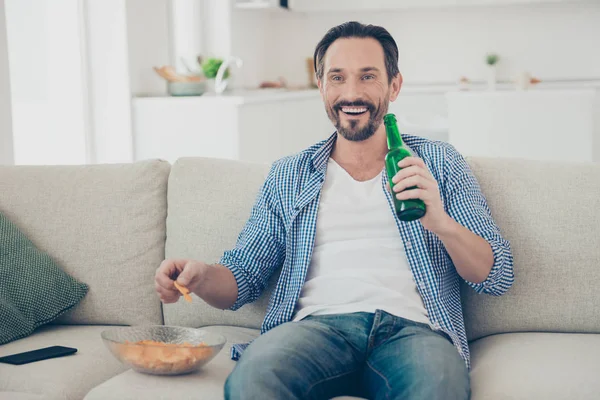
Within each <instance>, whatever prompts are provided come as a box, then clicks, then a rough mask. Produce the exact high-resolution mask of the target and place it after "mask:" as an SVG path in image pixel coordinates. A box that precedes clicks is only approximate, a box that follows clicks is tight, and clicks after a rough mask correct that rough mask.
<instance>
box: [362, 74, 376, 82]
mask: <svg viewBox="0 0 600 400" xmlns="http://www.w3.org/2000/svg"><path fill="white" fill-rule="evenodd" d="M363 79H364V80H366V81H368V80H371V79H375V75H365V76H363Z"/></svg>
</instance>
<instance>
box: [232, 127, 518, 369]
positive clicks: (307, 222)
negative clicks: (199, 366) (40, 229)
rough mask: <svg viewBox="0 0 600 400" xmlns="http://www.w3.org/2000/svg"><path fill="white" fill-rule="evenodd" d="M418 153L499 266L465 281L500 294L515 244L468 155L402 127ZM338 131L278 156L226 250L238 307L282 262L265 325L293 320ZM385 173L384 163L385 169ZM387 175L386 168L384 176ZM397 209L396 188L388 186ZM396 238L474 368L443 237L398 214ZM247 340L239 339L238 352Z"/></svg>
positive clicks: (447, 201) (435, 320)
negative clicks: (502, 227) (503, 230)
mask: <svg viewBox="0 0 600 400" xmlns="http://www.w3.org/2000/svg"><path fill="white" fill-rule="evenodd" d="M402 138H403V140H404V143H405V144H406V145H407V146H408V147H409V148H410V149H411V150H412V152H413V154H415V155H416V156H418V157H420V158H422V159H423V161H424V162H425V164H426V165H427V167H428V168H429V170H430V171H431V173H432V174H433V176H434V177H435V179H436V180H437V182H438V185H439V190H440V195H441V198H442V202H443V204H444V209H445V210H446V212H447V213H448V214H449V215H450V216H451V217H452V218H453V219H454V220H456V221H457V222H459V223H460V224H461V225H463V226H465V227H467V228H468V229H470V230H471V231H472V232H474V233H476V234H477V235H479V236H481V237H483V238H484V239H485V240H487V241H488V242H489V244H490V245H491V248H492V251H493V254H494V266H493V267H492V270H491V271H490V274H489V275H488V277H487V279H486V280H485V281H484V282H481V283H473V282H467V283H468V284H469V285H470V286H471V287H472V288H473V289H475V291H477V292H479V293H487V294H490V295H494V296H499V295H501V294H503V293H504V292H506V291H507V290H508V288H509V287H510V286H511V285H512V283H513V281H514V275H513V266H512V263H513V259H512V253H511V249H510V244H509V243H508V241H506V240H505V239H504V238H503V237H502V236H501V234H500V230H499V229H498V226H497V225H496V224H495V222H494V220H493V219H492V216H491V213H490V210H489V208H488V206H487V203H486V200H485V198H484V196H483V194H482V193H481V190H480V188H479V184H478V183H477V180H476V179H475V177H474V175H473V173H472V172H471V170H470V168H469V165H468V164H467V162H466V161H465V159H464V158H463V157H462V156H461V155H460V154H459V153H458V152H457V151H456V149H455V148H454V147H453V146H452V145H450V144H448V143H444V142H439V141H432V140H428V139H425V138H421V137H417V136H412V135H402ZM335 140H336V134H333V135H332V136H331V137H330V138H329V139H327V140H325V141H322V142H320V143H318V144H316V145H314V146H312V147H310V148H308V149H306V150H304V151H302V152H301V153H299V154H297V155H294V156H290V157H286V158H283V159H281V160H279V161H277V162H275V163H274V164H273V165H272V167H271V170H270V172H269V174H268V176H267V178H266V180H265V182H264V184H263V186H262V188H261V190H260V192H259V194H258V196H257V200H256V203H255V205H254V207H253V208H252V211H251V213H250V217H249V220H248V222H247V223H246V226H245V227H244V228H243V230H242V232H241V233H240V235H239V238H238V241H237V244H236V246H235V248H234V249H233V250H231V251H227V252H225V253H224V255H223V257H222V258H221V260H220V264H223V265H225V266H226V267H228V268H229V269H230V270H231V271H232V272H233V275H234V276H235V279H236V281H237V285H238V298H237V301H236V302H235V304H234V305H233V306H232V307H231V309H232V310H237V309H238V308H240V307H241V306H243V305H244V304H247V303H250V302H252V301H254V300H256V299H257V298H258V297H259V296H260V295H261V293H262V292H263V291H264V289H265V287H266V286H267V282H268V281H269V278H270V277H271V276H272V275H273V273H275V272H276V271H277V270H278V269H279V268H280V267H281V275H280V277H279V280H278V282H277V286H276V288H275V291H274V292H273V294H272V296H271V300H270V302H269V307H268V309H267V313H266V316H265V319H264V322H263V324H262V328H261V333H264V332H266V331H268V330H270V329H272V328H274V327H276V326H277V325H280V324H282V323H284V322H288V321H290V320H292V318H293V314H294V309H295V307H296V302H297V300H298V297H299V296H300V291H301V290H302V286H303V284H304V279H305V277H306V273H307V270H308V267H309V265H310V261H311V255H312V251H313V246H314V241H315V231H316V226H317V211H318V206H319V199H320V194H321V187H322V186H323V182H324V180H325V173H326V170H327V161H328V160H329V156H330V154H331V150H332V148H333V145H334V143H335ZM382 174H385V170H384V171H383V172H382ZM385 178H387V176H385ZM382 181H383V182H384V183H383V185H382V188H381V189H382V190H383V191H384V192H385V194H386V196H387V199H388V203H389V206H390V209H391V211H392V212H391V213H390V218H391V217H392V215H393V216H396V213H395V212H393V203H392V197H391V196H392V195H391V193H390V192H389V191H388V190H387V188H386V187H385V182H387V179H383V180H382ZM395 218H396V224H397V226H398V233H399V236H398V237H399V239H401V240H402V241H403V243H404V248H405V251H406V255H407V258H408V262H409V265H410V269H411V271H412V273H413V276H414V279H415V282H416V284H417V288H418V290H419V293H420V294H421V297H422V298H423V302H424V304H425V308H426V309H427V313H428V316H429V320H430V326H431V327H432V329H434V330H441V331H443V332H445V333H446V334H448V335H449V336H450V338H451V339H452V342H453V343H454V346H455V347H456V348H457V350H458V352H459V353H460V355H461V356H462V358H463V359H464V360H465V363H466V364H467V367H468V368H470V361H469V347H468V343H467V336H466V333H465V325H464V319H463V313H462V307H461V300H460V286H459V283H460V279H462V278H460V276H459V275H458V273H457V272H456V269H455V268H454V264H453V263H452V259H451V258H450V256H449V255H448V253H447V252H446V249H445V248H444V245H443V243H442V241H441V240H440V239H439V238H438V237H437V236H436V235H435V234H433V233H432V232H430V231H427V230H426V229H424V228H423V225H422V224H421V223H420V222H419V221H418V220H417V221H411V222H402V221H400V220H399V219H398V218H397V217H395ZM246 346H247V344H240V345H234V346H233V347H232V358H233V359H238V358H239V356H240V355H241V353H242V352H243V350H244V349H245V347H246Z"/></svg>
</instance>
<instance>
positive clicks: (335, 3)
mask: <svg viewBox="0 0 600 400" xmlns="http://www.w3.org/2000/svg"><path fill="white" fill-rule="evenodd" d="M589 1H592V0H587V2H589ZM578 2H579V3H582V2H586V0H371V1H364V0H289V8H290V10H292V11H298V12H319V11H369V10H371V11H381V10H402V9H410V8H431V7H454V6H494V5H511V4H536V3H578Z"/></svg>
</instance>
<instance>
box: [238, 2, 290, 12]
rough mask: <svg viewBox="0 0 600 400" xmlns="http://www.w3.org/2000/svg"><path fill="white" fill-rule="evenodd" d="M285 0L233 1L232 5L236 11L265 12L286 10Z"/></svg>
mask: <svg viewBox="0 0 600 400" xmlns="http://www.w3.org/2000/svg"><path fill="white" fill-rule="evenodd" d="M287 3H288V1H287V0H234V2H233V5H234V7H235V8H238V9H248V10H261V9H262V10H265V9H280V8H281V9H287Z"/></svg>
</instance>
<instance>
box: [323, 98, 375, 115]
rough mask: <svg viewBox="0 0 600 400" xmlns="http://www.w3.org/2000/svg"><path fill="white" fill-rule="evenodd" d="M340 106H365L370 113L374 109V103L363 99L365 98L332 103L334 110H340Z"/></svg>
mask: <svg viewBox="0 0 600 400" xmlns="http://www.w3.org/2000/svg"><path fill="white" fill-rule="evenodd" d="M342 107H366V108H367V110H369V111H370V112H371V113H373V111H375V104H373V103H371V102H369V101H365V100H355V101H343V100H342V101H338V102H337V103H335V104H334V105H333V109H334V110H335V111H336V112H339V111H341V110H342Z"/></svg>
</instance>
